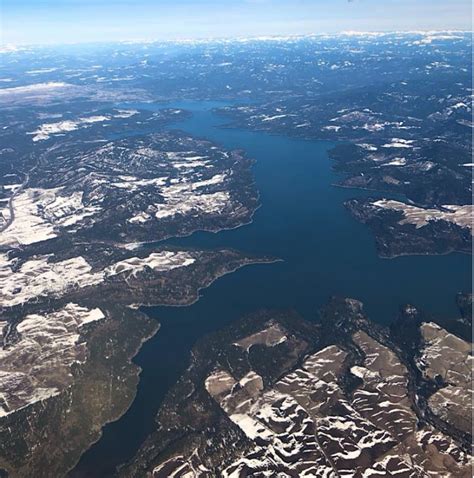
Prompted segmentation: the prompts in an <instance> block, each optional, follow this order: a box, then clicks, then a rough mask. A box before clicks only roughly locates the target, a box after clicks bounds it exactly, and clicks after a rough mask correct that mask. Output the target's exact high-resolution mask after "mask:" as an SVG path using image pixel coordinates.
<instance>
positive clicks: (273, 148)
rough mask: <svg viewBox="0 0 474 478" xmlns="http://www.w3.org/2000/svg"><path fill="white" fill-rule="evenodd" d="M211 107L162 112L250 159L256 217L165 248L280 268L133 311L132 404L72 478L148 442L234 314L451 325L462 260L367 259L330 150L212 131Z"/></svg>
mask: <svg viewBox="0 0 474 478" xmlns="http://www.w3.org/2000/svg"><path fill="white" fill-rule="evenodd" d="M221 105H222V104H221V103H212V102H183V103H179V104H172V105H166V106H173V107H179V108H184V109H187V110H190V111H192V113H193V116H192V117H191V118H189V119H186V120H184V121H182V122H180V123H177V124H174V125H173V128H178V129H181V130H184V131H186V132H188V133H191V134H193V135H195V136H200V137H204V138H207V139H210V140H212V141H215V142H217V143H219V144H221V145H223V146H225V147H226V148H237V149H243V150H245V152H246V154H247V155H248V156H249V157H251V158H253V159H255V164H254V165H253V172H254V176H255V181H256V185H257V188H258V190H259V192H260V202H261V207H260V208H259V209H258V210H257V211H256V213H255V216H254V220H253V222H252V223H251V224H249V225H246V226H243V227H241V228H238V229H234V230H231V231H222V232H219V233H217V234H215V233H208V232H207V233H205V232H197V233H195V234H193V235H191V236H189V237H186V238H182V239H175V240H170V241H166V243H169V244H173V245H183V246H186V247H196V248H206V249H209V248H229V247H230V248H235V249H239V250H242V251H245V252H250V253H254V254H264V255H273V256H276V257H279V258H281V259H283V261H282V262H278V263H274V264H265V265H253V266H248V267H245V268H243V269H240V270H238V271H237V272H235V273H233V274H230V275H227V276H225V277H222V278H221V279H219V280H218V281H216V282H215V283H214V284H213V285H212V286H211V287H209V288H208V289H206V290H204V291H202V294H201V298H200V300H199V301H198V302H196V303H195V304H193V305H192V306H190V307H153V308H147V309H144V311H145V312H146V313H147V314H149V315H150V316H152V317H154V318H156V319H157V320H158V321H159V322H160V323H161V325H162V327H161V329H160V331H159V332H158V334H157V335H156V336H155V337H154V338H153V339H151V340H150V341H149V342H147V343H146V344H145V345H144V346H143V348H142V350H141V351H140V353H139V354H138V356H137V357H136V359H135V362H136V363H137V364H139V365H140V366H141V367H142V368H143V371H142V373H141V376H140V384H139V387H138V394H137V398H136V400H135V401H134V403H133V405H132V406H131V408H130V409H129V411H128V412H127V413H126V414H125V415H124V416H123V417H122V418H121V419H119V420H118V421H117V422H115V423H112V424H109V425H107V426H106V427H105V429H104V434H103V437H102V438H101V440H100V441H99V442H98V443H97V444H96V445H94V446H93V447H92V448H91V449H90V450H89V451H88V452H86V453H85V454H84V456H83V457H82V459H81V462H80V464H79V466H78V468H77V470H76V471H77V472H78V473H80V476H91V477H95V476H97V477H98V476H107V475H108V474H110V473H111V472H112V471H113V469H114V466H116V465H117V464H119V463H122V462H124V461H125V460H128V459H130V458H131V457H132V456H133V455H134V453H135V452H136V450H137V448H138V446H139V445H140V443H141V442H142V441H143V439H144V438H145V437H146V435H147V434H148V433H149V432H150V431H151V430H152V428H153V418H154V416H155V414H156V411H157V410H158V408H159V405H160V403H161V401H162V400H163V397H164V395H165V394H166V391H167V390H168V388H169V387H170V386H172V385H173V383H174V382H175V381H176V380H177V378H178V377H179V376H180V374H181V373H182V371H183V370H184V369H185V368H186V366H187V363H188V360H189V352H190V349H191V347H192V345H193V344H194V342H195V341H196V340H197V339H199V338H200V337H202V336H203V335H204V334H207V333H210V332H212V331H214V330H217V329H219V328H221V327H223V326H225V325H226V324H228V323H230V322H231V321H233V320H236V319H237V318H239V317H240V316H242V315H243V314H247V313H250V312H252V311H255V310H257V309H261V308H267V309H268V308H293V309H296V310H297V311H299V312H300V313H301V314H302V315H303V316H304V317H305V318H307V319H309V320H313V319H315V318H316V316H317V309H318V308H320V307H321V306H322V305H323V304H324V303H325V302H326V301H327V300H328V298H329V297H330V296H331V295H342V296H347V297H352V298H356V299H359V300H361V301H362V302H364V304H365V309H366V312H367V314H368V315H369V316H370V317H371V318H372V319H373V320H374V321H377V322H381V323H388V322H389V321H390V320H392V319H393V318H395V316H396V314H397V311H398V309H399V307H400V305H401V304H404V303H407V302H410V303H412V304H415V305H417V306H420V307H423V308H424V309H426V310H427V311H428V312H432V313H433V314H436V315H440V316H446V315H455V314H457V313H458V312H457V308H456V304H455V295H456V293H457V292H459V291H462V290H466V291H469V290H470V289H471V257H470V256H467V255H462V254H449V255H445V256H405V257H399V258H396V259H381V258H379V257H378V256H377V254H376V251H375V242H374V238H373V236H372V235H371V233H370V232H369V229H368V228H367V227H366V226H364V225H362V224H360V223H358V222H357V221H356V220H354V219H353V218H352V217H351V215H350V214H349V213H348V212H347V211H346V210H345V208H344V206H343V202H344V200H346V199H349V198H352V197H358V196H361V195H367V194H368V193H367V192H365V191H356V190H348V189H343V188H339V187H335V186H334V183H336V182H337V181H338V178H339V177H338V175H337V174H336V173H335V172H334V171H332V169H331V161H330V159H329V158H328V155H327V151H328V149H330V148H331V146H332V144H331V143H328V142H321V141H307V140H302V139H292V138H288V137H284V136H273V135H269V134H267V133H263V132H252V131H247V130H242V129H227V128H220V127H219V126H220V125H222V124H223V122H224V120H223V119H222V118H220V117H218V116H217V115H215V114H214V113H213V112H212V109H213V108H214V107H217V106H221ZM128 106H132V107H141V108H148V109H160V108H163V104H159V105H153V104H146V103H145V104H138V105H128ZM370 195H375V194H374V193H370Z"/></svg>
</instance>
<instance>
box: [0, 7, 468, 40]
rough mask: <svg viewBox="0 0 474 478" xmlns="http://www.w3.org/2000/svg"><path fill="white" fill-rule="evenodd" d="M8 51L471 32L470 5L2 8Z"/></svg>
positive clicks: (3, 35)
mask: <svg viewBox="0 0 474 478" xmlns="http://www.w3.org/2000/svg"><path fill="white" fill-rule="evenodd" d="M0 5H1V7H0V9H1V19H0V27H1V37H2V38H1V39H2V42H3V43H69V42H97V41H115V40H138V39H182V38H203V37H243V36H259V35H288V34H307V33H321V32H336V31H343V30H363V31H368V30H370V31H374V30H375V31H380V30H426V29H437V30H439V29H462V30H471V27H472V25H471V0H0Z"/></svg>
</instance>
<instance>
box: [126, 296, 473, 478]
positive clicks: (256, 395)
mask: <svg viewBox="0 0 474 478" xmlns="http://www.w3.org/2000/svg"><path fill="white" fill-rule="evenodd" d="M459 300H460V304H461V303H462V302H463V301H466V300H468V301H472V297H469V296H461V297H460V299H459ZM434 320H435V319H433V318H432V317H428V316H426V315H424V314H423V313H422V312H421V311H419V310H417V309H416V308H415V307H413V306H405V307H404V308H403V309H402V310H401V313H400V317H399V318H398V319H397V320H396V321H395V322H394V323H393V324H392V325H391V326H390V327H384V326H381V325H377V324H375V323H373V322H371V321H370V320H369V319H367V318H366V316H365V315H364V313H363V308H362V304H361V303H360V302H358V301H356V300H353V299H338V298H333V299H332V300H331V301H330V302H329V304H328V305H327V306H326V307H325V308H324V309H323V310H322V311H321V314H320V318H319V320H317V321H315V322H308V321H305V320H303V319H301V318H300V317H299V316H298V315H297V314H296V313H294V312H291V311H262V312H259V313H256V314H254V315H252V316H249V317H246V318H244V319H242V320H240V321H238V322H237V323H235V324H233V325H231V326H230V327H228V328H226V329H225V330H222V331H220V332H218V333H215V334H213V335H211V336H208V337H206V338H204V339H202V340H201V341H199V342H198V344H197V345H196V346H195V347H194V349H193V351H192V354H191V360H190V364H189V367H188V369H187V370H186V372H185V374H184V375H183V376H182V377H181V378H180V380H179V381H178V382H177V384H176V385H175V386H174V387H173V388H172V389H171V390H170V392H169V393H168V395H167V397H166V399H165V401H164V403H163V404H162V406H161V408H160V410H159V412H158V414H157V416H156V422H155V431H154V432H153V433H152V434H151V436H150V437H149V438H148V439H147V440H146V442H145V443H144V445H143V446H142V447H141V449H140V450H139V452H138V453H137V455H136V457H135V458H134V460H133V461H132V462H131V463H129V464H128V465H126V466H124V467H122V469H121V470H120V472H119V475H120V476H123V477H138V476H140V477H141V476H150V477H154V478H160V477H169V476H184V475H187V474H189V476H194V477H210V476H224V477H234V478H235V477H244V476H266V475H268V474H284V475H285V476H295V477H296V476H332V475H335V476H341V475H344V474H350V475H351V476H353V475H355V476H359V475H360V476H407V477H408V476H410V477H417V476H425V475H426V474H438V475H440V476H451V477H466V478H467V477H470V476H471V472H472V469H471V460H472V457H471V455H470V446H471V419H470V417H471V411H472V402H471V395H470V379H469V377H470V374H469V371H470V370H471V368H470V367H471V365H472V364H471V361H472V356H471V349H472V344H471V343H470V333H468V330H469V329H470V324H471V322H472V318H471V316H469V317H467V316H465V315H464V316H463V317H461V318H459V319H453V320H446V321H442V322H440V321H438V323H437V322H435V321H434ZM456 334H458V335H456Z"/></svg>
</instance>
